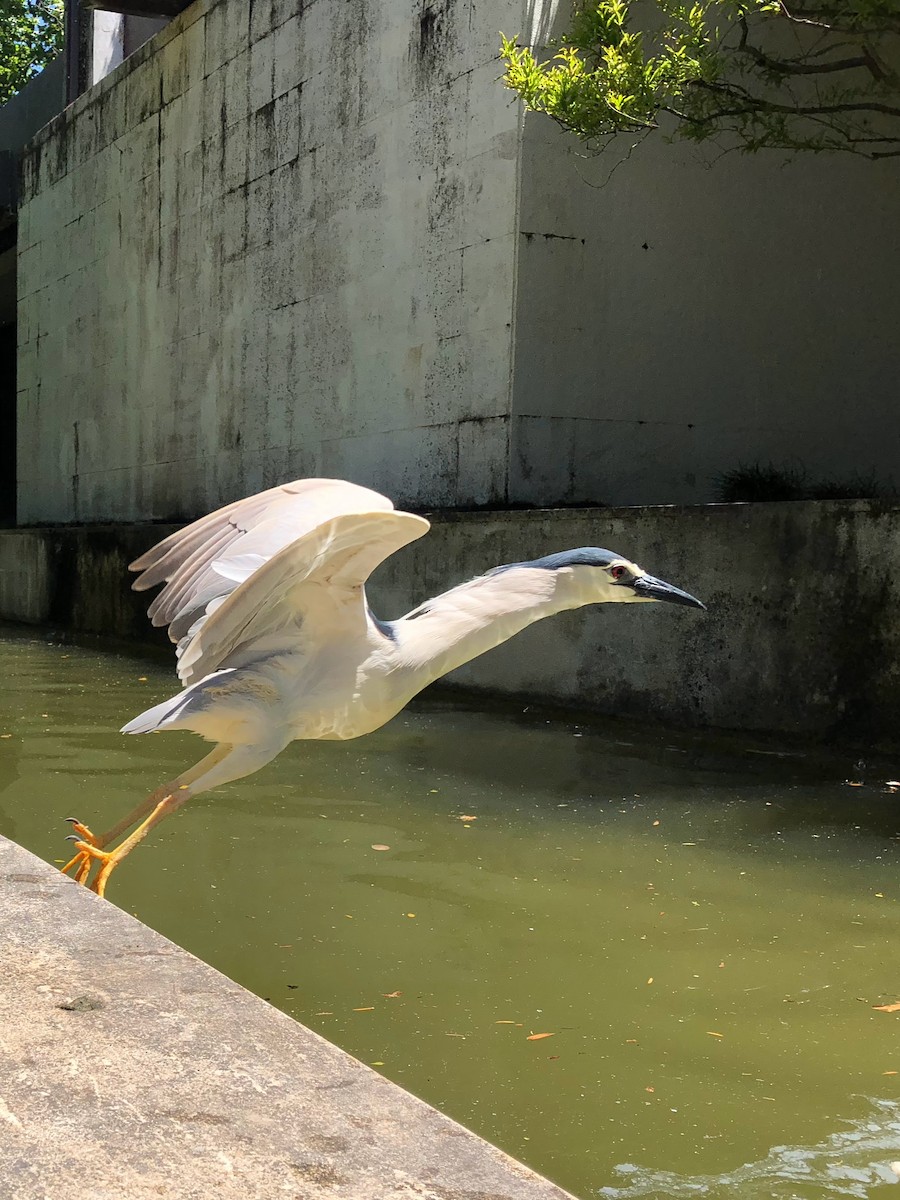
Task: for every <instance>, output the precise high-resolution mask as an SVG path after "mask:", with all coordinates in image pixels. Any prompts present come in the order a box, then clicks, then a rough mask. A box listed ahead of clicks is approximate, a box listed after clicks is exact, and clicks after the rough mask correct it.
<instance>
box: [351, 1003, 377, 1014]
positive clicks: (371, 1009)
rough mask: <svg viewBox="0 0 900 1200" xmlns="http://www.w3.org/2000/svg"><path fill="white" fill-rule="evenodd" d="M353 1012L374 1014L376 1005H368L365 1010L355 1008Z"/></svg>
mask: <svg viewBox="0 0 900 1200" xmlns="http://www.w3.org/2000/svg"><path fill="white" fill-rule="evenodd" d="M353 1011H354V1012H374V1011H375V1005H374V1004H369V1005H367V1006H366V1007H365V1008H354V1010H353Z"/></svg>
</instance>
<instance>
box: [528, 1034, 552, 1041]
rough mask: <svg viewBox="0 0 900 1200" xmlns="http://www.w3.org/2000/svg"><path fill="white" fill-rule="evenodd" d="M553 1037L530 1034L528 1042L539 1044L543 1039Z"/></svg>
mask: <svg viewBox="0 0 900 1200" xmlns="http://www.w3.org/2000/svg"><path fill="white" fill-rule="evenodd" d="M546 1037H553V1034H552V1033H529V1035H528V1037H527V1038H526V1039H525V1040H526V1042H539V1041H540V1040H541V1039H542V1038H546Z"/></svg>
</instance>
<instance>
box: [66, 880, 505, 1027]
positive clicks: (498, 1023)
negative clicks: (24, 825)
mask: <svg viewBox="0 0 900 1200" xmlns="http://www.w3.org/2000/svg"><path fill="white" fill-rule="evenodd" d="M59 861H60V862H62V859H60V860H59ZM494 1024H495V1025H515V1021H495V1022H494Z"/></svg>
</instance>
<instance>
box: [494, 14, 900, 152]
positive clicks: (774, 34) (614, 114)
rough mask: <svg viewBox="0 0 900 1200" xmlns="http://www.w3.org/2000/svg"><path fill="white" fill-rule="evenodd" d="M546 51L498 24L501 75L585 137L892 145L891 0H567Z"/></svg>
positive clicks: (898, 79)
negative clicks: (562, 27) (558, 33)
mask: <svg viewBox="0 0 900 1200" xmlns="http://www.w3.org/2000/svg"><path fill="white" fill-rule="evenodd" d="M789 5H790V6H789ZM550 51H551V57H549V58H547V57H543V58H542V56H541V55H540V53H539V52H536V51H535V49H534V48H530V47H526V46H520V45H519V44H518V39H517V38H512V39H508V38H506V37H504V38H503V43H502V57H503V59H504V61H505V64H506V73H505V76H504V83H505V84H506V86H507V87H509V88H511V89H512V90H513V91H514V92H516V93H517V94H518V95H519V96H520V97H521V99H522V100H523V101H524V102H525V105H526V107H527V108H529V109H532V110H534V111H536V112H545V113H548V114H549V115H550V116H551V117H553V118H554V119H555V120H556V121H558V122H559V123H560V124H561V125H562V126H563V127H564V128H566V129H568V130H571V131H572V132H573V133H575V134H577V135H578V137H580V138H582V139H584V140H585V141H586V142H588V143H602V142H605V141H606V140H608V139H609V138H612V137H614V136H616V135H618V134H627V135H631V136H632V138H633V137H634V135H635V134H638V135H640V134H643V133H647V132H649V131H651V130H654V129H657V128H659V127H660V124H661V123H662V124H664V125H666V126H667V127H669V128H670V130H671V131H672V132H673V134H674V135H675V136H678V137H682V138H687V139H689V140H692V141H705V140H707V139H709V138H712V137H716V136H719V135H726V139H725V140H726V143H727V144H730V145H733V146H736V147H737V148H739V149H742V150H747V151H753V150H759V149H762V148H764V147H770V148H776V149H782V150H788V151H803V150H806V151H814V152H820V151H826V150H830V151H834V150H837V151H846V152H849V153H853V154H861V155H865V156H866V157H868V158H885V157H889V156H893V155H900V73H898V66H900V0H798V7H794V6H793V0H788V4H786V3H784V2H782V0H692V2H690V3H680V2H679V0H641V2H640V4H635V3H634V2H633V0H587V3H585V2H584V0H576V7H575V10H574V14H573V18H572V24H571V29H570V32H569V33H567V34H566V35H565V36H564V37H563V38H561V39H560V40H559V41H558V42H557V43H555V44H554V45H553V46H551V47H550Z"/></svg>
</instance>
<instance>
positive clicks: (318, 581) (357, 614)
mask: <svg viewBox="0 0 900 1200" xmlns="http://www.w3.org/2000/svg"><path fill="white" fill-rule="evenodd" d="M428 528H429V525H428V522H427V521H426V520H425V519H424V518H423V517H416V516H413V515H412V514H411V513H404V512H394V511H389V512H368V513H366V512H363V513H349V514H343V515H341V516H337V517H334V518H332V519H331V520H329V521H325V522H324V523H322V524H321V525H318V526H317V527H316V528H315V529H313V530H311V531H310V532H309V533H307V534H305V535H304V536H303V537H300V538H298V539H297V540H296V541H293V542H291V543H290V544H289V545H287V546H285V547H284V548H283V549H281V550H280V551H279V552H278V553H277V554H275V555H273V556H272V557H271V558H270V559H268V560H267V561H266V562H265V563H264V564H263V565H262V566H260V567H258V568H257V569H256V570H255V571H254V572H253V573H252V574H251V575H250V576H249V577H248V578H247V579H246V580H244V582H243V583H241V584H239V585H238V586H237V587H235V588H234V590H233V591H232V592H231V593H230V594H229V595H228V596H227V597H225V598H224V599H223V600H221V601H220V602H219V603H218V606H217V607H216V609H215V611H214V612H211V613H210V614H209V615H208V616H207V617H206V619H205V620H204V621H203V623H202V625H201V626H200V627H199V628H198V629H196V630H193V629H192V630H191V634H192V637H191V640H190V642H189V644H187V645H186V646H185V647H184V649H183V650H182V652H181V655H180V659H179V664H178V674H179V676H180V677H181V680H182V682H183V683H184V685H185V686H187V685H188V684H190V683H193V682H195V681H196V680H198V679H202V678H203V677H204V676H206V675H209V674H211V673H212V672H213V671H215V670H218V669H219V668H220V667H221V666H223V665H224V664H226V663H228V662H229V660H232V662H233V659H234V656H236V655H238V654H241V655H243V657H244V660H245V661H246V656H247V654H248V652H250V653H252V648H253V646H254V644H256V643H262V642H263V641H265V644H266V646H267V648H269V649H270V648H271V647H272V645H273V635H276V636H281V637H283V639H284V642H285V644H286V645H289V644H291V642H292V641H294V642H295V641H296V640H297V636H298V633H299V630H300V628H302V629H303V631H304V637H308V636H313V637H315V634H316V631H317V630H318V631H319V632H320V633H321V632H324V631H325V629H326V628H327V636H328V637H329V638H334V639H336V640H341V639H343V638H345V637H351V636H353V635H357V634H361V633H363V632H364V630H365V628H366V604H365V598H364V592H363V587H364V584H365V582H366V580H367V579H368V577H369V575H370V574H371V573H372V571H374V570H375V568H376V567H377V566H378V565H379V564H380V563H382V562H384V560H385V559H386V558H388V557H389V556H390V555H391V554H393V553H394V552H395V551H397V550H399V549H400V548H401V547H403V546H406V545H408V544H409V543H410V542H412V541H415V539H416V538H419V537H421V536H422V534H424V533H425V532H426V531H427V530H428ZM207 611H209V610H207Z"/></svg>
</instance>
